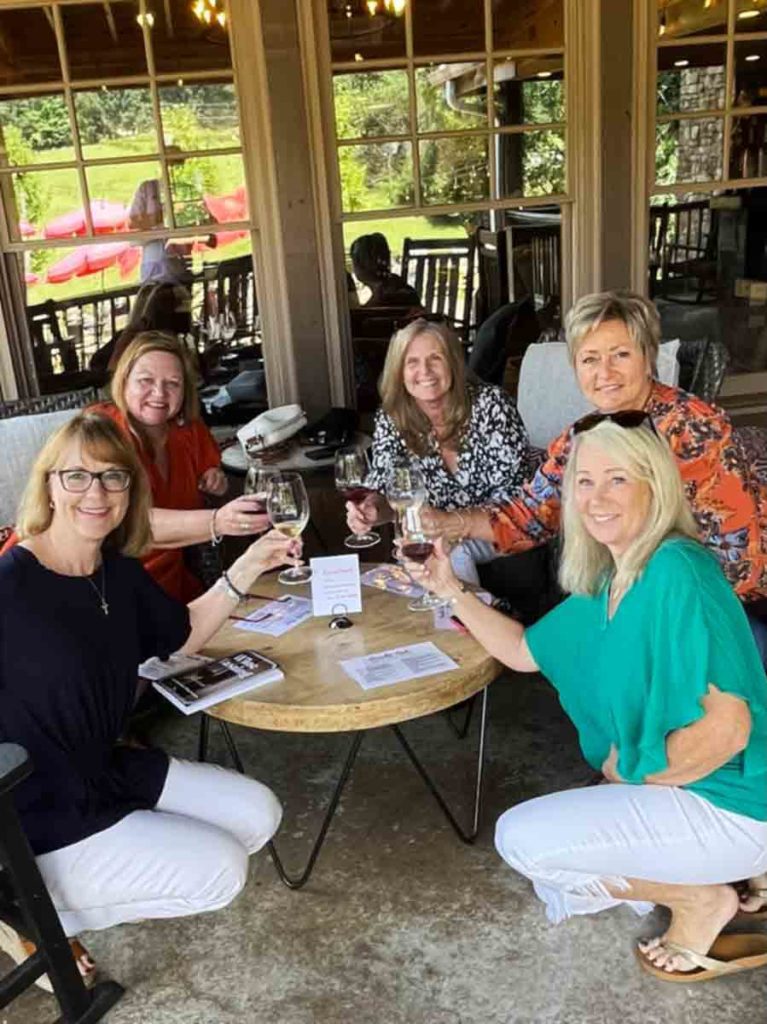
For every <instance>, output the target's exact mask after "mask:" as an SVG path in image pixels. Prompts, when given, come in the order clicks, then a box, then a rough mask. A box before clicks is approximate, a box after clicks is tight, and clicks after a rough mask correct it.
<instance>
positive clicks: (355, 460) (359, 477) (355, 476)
mask: <svg viewBox="0 0 767 1024" xmlns="http://www.w3.org/2000/svg"><path fill="white" fill-rule="evenodd" d="M369 474H370V465H369V463H368V457H367V452H366V451H365V449H364V448H362V447H361V446H360V445H350V446H348V447H346V448H339V449H338V451H337V452H336V459H335V478H336V488H337V489H338V491H339V492H340V493H341V494H342V495H343V497H344V498H346V503H347V504H346V508H347V520H348V518H349V505H350V504H351V505H355V506H358V507H359V506H362V505H364V504H365V503H366V502H367V505H366V510H365V513H364V518H367V517H368V516H370V514H371V511H372V508H371V507H372V505H373V502H374V501H375V500H376V499H377V498H378V495H377V494H376V492H375V491H373V490H372V489H371V488H370V487H368V486H367V485H366V482H365V481H366V480H367V478H368V476H369ZM369 499H372V500H369ZM370 525H372V523H371V524H370ZM350 526H351V524H350ZM351 528H352V530H354V527H351ZM380 539H381V538H380V536H379V535H378V534H377V533H375V532H374V531H373V530H370V529H369V527H368V526H367V525H366V527H365V532H363V533H358V532H356V531H355V532H353V533H352V534H351V536H349V537H347V538H346V540H345V541H344V543H345V545H346V547H347V548H352V549H354V548H369V547H372V546H373V545H374V544H377V543H378V542H379V540H380Z"/></svg>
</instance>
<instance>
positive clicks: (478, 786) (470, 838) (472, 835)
mask: <svg viewBox="0 0 767 1024" xmlns="http://www.w3.org/2000/svg"><path fill="white" fill-rule="evenodd" d="M390 728H391V729H392V731H393V732H394V735H395V736H396V737H397V739H398V740H399V742H400V744H401V746H402V748H403V750H404V751H405V753H406V754H407V756H408V757H409V758H410V761H411V763H412V765H413V767H414V768H415V770H416V771H417V772H418V774H419V775H420V776H421V778H422V779H423V781H424V782H425V783H426V786H427V788H428V790H429V792H430V793H431V794H432V796H433V797H434V799H435V800H436V801H437V803H438V804H439V806H440V808H441V809H442V813H443V814H444V815H445V817H446V818H447V820H448V821H449V822H450V825H451V826H452V828H453V831H454V832H455V834H456V835H457V836H458V838H459V839H461V840H463V842H464V843H473V842H474V841H475V840H476V838H477V836H478V834H479V817H480V812H481V810H482V779H483V775H484V766H485V737H486V733H487V687H485V688H484V690H483V691H482V706H481V709H480V720H479V750H478V752H477V776H476V783H475V786H474V814H473V817H472V823H471V829H470V830H469V831H466V830H465V829H464V828H462V827H461V825H460V824H459V823H458V820H457V819H456V817H455V815H454V814H453V812H452V811H451V809H450V807H448V805H447V802H446V801H445V798H444V797H443V796H442V794H441V793H440V791H439V790H438V789H437V787H436V786H435V784H434V782H433V781H432V779H431V776H430V775H429V774H428V772H427V771H426V769H425V768H424V766H423V765H422V764H421V762H420V761H419V760H418V758H417V757H416V754H415V752H414V750H413V748H412V747H411V746H410V744H409V743H408V741H407V739H406V738H405V734H404V733H403V732H402V729H401V728H400V726H398V725H392V726H390Z"/></svg>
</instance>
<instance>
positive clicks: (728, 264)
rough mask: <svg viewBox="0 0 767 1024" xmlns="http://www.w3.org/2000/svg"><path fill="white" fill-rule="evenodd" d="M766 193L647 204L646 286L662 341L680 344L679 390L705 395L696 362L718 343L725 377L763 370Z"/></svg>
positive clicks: (766, 359) (766, 349)
mask: <svg viewBox="0 0 767 1024" xmlns="http://www.w3.org/2000/svg"><path fill="white" fill-rule="evenodd" d="M763 193H764V189H761V188H740V189H737V190H734V189H728V191H727V195H726V196H724V195H716V194H715V193H700V192H697V193H691V194H689V195H669V194H666V195H655V196H653V197H652V199H651V200H650V226H651V249H650V261H649V289H650V294H651V295H652V296H653V298H654V300H655V303H656V305H657V307H658V312H659V313H660V319H661V335H662V337H663V338H679V339H681V344H680V351H679V364H680V380H679V384H680V387H683V388H684V389H685V390H687V391H692V392H694V393H695V394H703V396H704V397H708V399H709V400H711V397H712V396H711V395H708V396H706V395H705V392H703V391H702V390H701V388H702V387H703V386H704V385H705V383H706V381H705V377H706V374H705V373H700V372H699V367H698V357H699V355H700V351H701V347H702V346H703V345H705V344H706V343H707V342H708V343H709V344H713V345H714V346H717V345H718V344H720V343H721V344H723V345H724V347H725V348H726V349H727V352H728V355H729V365H728V367H727V372H728V373H733V374H736V373H750V372H754V371H764V370H767V303H766V302H765V295H766V294H767V260H766V259H765V244H764V237H765V236H764V227H763V225H764V196H763ZM753 422H757V420H756V419H755V420H754V421H753Z"/></svg>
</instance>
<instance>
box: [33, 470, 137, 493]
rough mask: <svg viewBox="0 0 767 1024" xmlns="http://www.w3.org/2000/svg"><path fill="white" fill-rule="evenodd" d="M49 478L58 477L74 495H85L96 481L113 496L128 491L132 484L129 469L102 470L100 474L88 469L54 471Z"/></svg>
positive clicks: (65, 488)
mask: <svg viewBox="0 0 767 1024" xmlns="http://www.w3.org/2000/svg"><path fill="white" fill-rule="evenodd" d="M48 476H49V477H50V476H57V477H58V478H59V481H60V482H61V486H62V487H63V488H64V490H65V491H70V492H71V493H73V494H84V493H85V491H87V490H88V489H89V487H90V486H91V484H92V483H93V481H94V480H98V482H99V483H100V484H101V486H102V487H103V488H104V490H105V491H109V492H110V493H111V494H117V493H118V492H120V491H127V490H128V488H129V487H130V483H131V473H130V470H127V469H102V470H101V472H100V473H91V472H90V470H88V469H52V470H51V471H50V472H49V473H48Z"/></svg>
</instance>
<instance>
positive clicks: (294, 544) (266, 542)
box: [245, 530, 302, 579]
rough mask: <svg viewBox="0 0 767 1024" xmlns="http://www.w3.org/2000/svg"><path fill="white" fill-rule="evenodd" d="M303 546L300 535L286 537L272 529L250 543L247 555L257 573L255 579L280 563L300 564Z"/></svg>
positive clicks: (250, 564) (250, 565) (251, 566)
mask: <svg viewBox="0 0 767 1024" xmlns="http://www.w3.org/2000/svg"><path fill="white" fill-rule="evenodd" d="M301 548H302V545H301V539H300V537H299V538H296V537H286V536H285V534H284V533H280V531H279V530H270V531H269V532H268V533H265V534H264V536H263V537H259V538H258V540H256V541H254V542H253V543H252V544H251V545H250V547H249V548H248V550H247V551H246V552H245V557H246V558H248V561H249V567H250V568H252V570H253V572H254V574H255V575H254V579H257V578H258V577H259V576H261V575H262V574H263V573H265V572H269V571H270V570H271V569H276V568H277V567H278V566H280V565H294V566H297V565H300V564H301Z"/></svg>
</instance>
